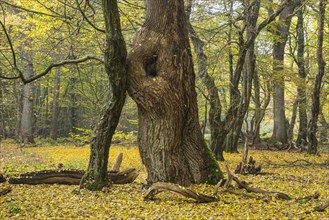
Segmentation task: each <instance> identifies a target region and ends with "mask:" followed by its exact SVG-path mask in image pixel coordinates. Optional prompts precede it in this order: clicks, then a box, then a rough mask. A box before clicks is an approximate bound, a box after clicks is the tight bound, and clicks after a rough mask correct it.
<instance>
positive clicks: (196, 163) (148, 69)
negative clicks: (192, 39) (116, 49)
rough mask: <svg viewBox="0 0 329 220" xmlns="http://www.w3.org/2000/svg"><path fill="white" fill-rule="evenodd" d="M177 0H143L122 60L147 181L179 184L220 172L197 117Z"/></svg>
mask: <svg viewBox="0 0 329 220" xmlns="http://www.w3.org/2000/svg"><path fill="white" fill-rule="evenodd" d="M183 2H184V1H183V0H146V2H145V3H146V16H145V23H144V25H143V27H142V29H141V30H140V31H139V32H138V33H137V35H136V38H135V42H134V47H133V50H132V52H131V54H130V55H129V59H128V60H129V61H128V91H129V94H130V96H131V97H132V98H133V99H134V100H135V102H136V103H137V106H138V118H139V131H138V145H139V150H140V154H141V157H142V161H143V163H144V164H145V166H146V169H147V171H148V181H150V182H158V181H164V182H173V183H178V184H181V185H185V186H186V185H190V184H193V183H201V182H208V183H216V182H217V181H218V180H219V179H220V178H222V173H221V172H220V169H219V167H218V164H217V161H216V160H215V158H214V157H213V154H212V153H211V151H210V150H209V148H208V147H207V146H206V144H205V142H204V140H203V137H202V134H201V129H200V125H199V121H198V108H197V102H196V92H195V75H194V69H193V62H192V57H191V49H190V45H189V41H188V33H187V27H186V25H187V23H186V17H185V13H184V3H183Z"/></svg>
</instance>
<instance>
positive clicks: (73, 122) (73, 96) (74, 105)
mask: <svg viewBox="0 0 329 220" xmlns="http://www.w3.org/2000/svg"><path fill="white" fill-rule="evenodd" d="M77 81H78V79H77V78H76V77H72V78H71V79H70V109H69V121H70V129H69V130H70V132H73V133H75V132H76V131H77V129H76V128H77V127H78V94H77V91H76V86H77Z"/></svg>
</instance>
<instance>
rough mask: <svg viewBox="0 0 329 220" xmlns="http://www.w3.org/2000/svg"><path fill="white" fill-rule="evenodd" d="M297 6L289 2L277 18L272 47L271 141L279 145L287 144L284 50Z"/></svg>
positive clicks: (297, 1)
mask: <svg viewBox="0 0 329 220" xmlns="http://www.w3.org/2000/svg"><path fill="white" fill-rule="evenodd" d="M298 5H299V0H292V1H289V2H288V4H287V7H286V8H285V9H284V10H283V11H282V13H281V14H280V16H279V21H278V23H277V24H276V30H275V33H274V35H275V39H274V46H273V71H274V80H273V114H274V127H273V135H272V139H273V140H275V141H280V142H281V143H287V142H288V136H287V129H288V128H287V127H286V116H285V98H284V67H283V65H284V49H285V45H286V42H287V40H288V35H289V28H290V23H291V18H292V16H293V12H294V10H295V8H296V7H297V6H298Z"/></svg>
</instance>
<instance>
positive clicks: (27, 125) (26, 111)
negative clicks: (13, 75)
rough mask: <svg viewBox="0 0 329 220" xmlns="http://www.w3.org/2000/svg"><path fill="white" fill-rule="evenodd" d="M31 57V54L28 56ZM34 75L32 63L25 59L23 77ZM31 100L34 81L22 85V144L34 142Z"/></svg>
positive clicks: (32, 98)
mask: <svg viewBox="0 0 329 220" xmlns="http://www.w3.org/2000/svg"><path fill="white" fill-rule="evenodd" d="M30 57H31V56H30ZM33 75H34V70H33V63H32V61H30V60H29V59H26V64H25V69H24V77H26V78H30V77H32V76H33ZM33 100H34V82H31V83H28V84H25V85H24V86H23V107H22V116H21V125H20V126H21V127H20V131H21V137H20V141H21V142H22V143H23V144H31V143H34V138H33Z"/></svg>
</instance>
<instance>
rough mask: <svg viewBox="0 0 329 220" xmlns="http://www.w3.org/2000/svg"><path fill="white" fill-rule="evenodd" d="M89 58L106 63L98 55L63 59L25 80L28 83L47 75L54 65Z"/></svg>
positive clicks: (82, 60) (83, 60)
mask: <svg viewBox="0 0 329 220" xmlns="http://www.w3.org/2000/svg"><path fill="white" fill-rule="evenodd" d="M87 60H97V61H99V62H101V63H104V61H103V60H102V59H100V58H98V57H95V56H93V55H87V56H85V57H82V58H80V59H75V60H63V61H61V62H57V63H52V64H50V65H49V66H48V67H47V68H46V69H45V70H44V71H43V72H42V73H40V74H38V75H35V76H33V77H31V78H29V79H23V82H24V84H27V83H30V82H32V81H34V80H37V79H39V78H41V77H43V76H45V75H47V74H48V73H49V72H50V71H51V70H52V68H54V67H58V66H63V65H66V64H77V63H82V62H85V61H87Z"/></svg>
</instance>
